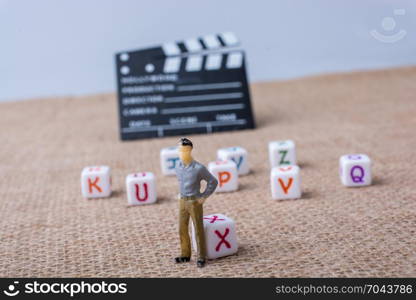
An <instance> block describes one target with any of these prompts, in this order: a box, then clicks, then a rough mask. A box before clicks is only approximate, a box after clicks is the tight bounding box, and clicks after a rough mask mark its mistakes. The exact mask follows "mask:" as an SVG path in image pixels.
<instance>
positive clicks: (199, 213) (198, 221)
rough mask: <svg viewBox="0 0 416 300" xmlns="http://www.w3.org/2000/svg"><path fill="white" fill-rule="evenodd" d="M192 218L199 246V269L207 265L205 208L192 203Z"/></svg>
mask: <svg viewBox="0 0 416 300" xmlns="http://www.w3.org/2000/svg"><path fill="white" fill-rule="evenodd" d="M190 213H191V217H192V222H193V223H194V229H195V236H196V244H197V246H198V261H197V264H198V267H203V266H204V265H205V257H206V245H205V231H204V223H203V215H204V213H203V207H202V204H200V203H198V202H197V201H195V202H194V203H192V208H191V211H190Z"/></svg>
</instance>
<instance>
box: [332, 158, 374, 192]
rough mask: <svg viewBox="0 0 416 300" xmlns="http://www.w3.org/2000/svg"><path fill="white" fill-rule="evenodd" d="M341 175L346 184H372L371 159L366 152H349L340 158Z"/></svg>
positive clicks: (343, 182) (351, 185)
mask: <svg viewBox="0 0 416 300" xmlns="http://www.w3.org/2000/svg"><path fill="white" fill-rule="evenodd" d="M339 176H340V178H341V182H342V184H343V185H345V186H350V187H353V186H365V185H370V184H371V160H370V158H369V157H368V156H367V155H365V154H347V155H343V156H341V158H340V159H339Z"/></svg>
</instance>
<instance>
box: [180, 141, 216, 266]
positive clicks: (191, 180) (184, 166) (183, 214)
mask: <svg viewBox="0 0 416 300" xmlns="http://www.w3.org/2000/svg"><path fill="white" fill-rule="evenodd" d="M192 149H193V144H192V142H191V141H190V140H189V139H187V138H181V139H180V141H179V159H180V162H179V164H178V167H177V168H176V176H177V177H178V182H179V190H180V193H179V196H178V198H179V236H180V242H181V255H180V256H179V257H176V258H175V261H176V262H177V263H183V262H189V261H190V259H191V241H190V237H189V230H188V229H189V217H191V218H192V222H193V224H194V229H195V237H196V244H197V248H198V250H197V251H198V260H197V266H198V267H200V268H202V267H203V266H205V259H206V244H205V233H204V225H203V219H202V218H203V215H204V214H203V207H202V206H203V204H204V202H205V200H206V199H207V198H208V197H209V196H210V195H211V194H212V193H213V192H214V191H215V189H216V188H217V185H218V181H217V179H216V178H215V177H214V176H213V175H212V174H211V173H210V172H209V171H208V170H207V168H206V167H205V166H204V165H202V164H200V163H199V162H197V161H195V160H194V159H193V158H192V155H191V152H192ZM202 180H204V181H206V182H207V186H206V189H205V191H204V192H202V193H201V192H200V188H201V181H202Z"/></svg>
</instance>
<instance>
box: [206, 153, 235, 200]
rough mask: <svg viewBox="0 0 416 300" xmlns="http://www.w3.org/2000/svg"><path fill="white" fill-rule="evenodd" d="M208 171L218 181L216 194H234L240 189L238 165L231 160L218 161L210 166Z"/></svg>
mask: <svg viewBox="0 0 416 300" xmlns="http://www.w3.org/2000/svg"><path fill="white" fill-rule="evenodd" d="M208 170H209V171H210V172H211V174H212V175H214V177H215V178H217V180H218V185H217V189H216V190H215V191H216V192H219V193H221V192H232V191H236V190H237V189H238V171H237V165H236V163H235V162H233V161H231V160H217V161H213V162H210V163H209V164H208Z"/></svg>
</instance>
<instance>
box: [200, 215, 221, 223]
mask: <svg viewBox="0 0 416 300" xmlns="http://www.w3.org/2000/svg"><path fill="white" fill-rule="evenodd" d="M204 219H205V220H210V223H215V221H224V220H225V219H219V218H218V216H212V218H208V217H207V218H204Z"/></svg>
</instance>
